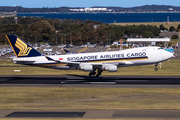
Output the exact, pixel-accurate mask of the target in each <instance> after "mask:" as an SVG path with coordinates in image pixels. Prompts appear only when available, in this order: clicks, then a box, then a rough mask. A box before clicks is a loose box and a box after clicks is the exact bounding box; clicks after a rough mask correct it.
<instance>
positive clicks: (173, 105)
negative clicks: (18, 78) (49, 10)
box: [0, 87, 180, 110]
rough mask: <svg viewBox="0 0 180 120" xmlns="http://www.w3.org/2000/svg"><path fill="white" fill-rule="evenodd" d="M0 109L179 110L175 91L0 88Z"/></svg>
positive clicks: (179, 92) (175, 89)
mask: <svg viewBox="0 0 180 120" xmlns="http://www.w3.org/2000/svg"><path fill="white" fill-rule="evenodd" d="M0 109H8V110H11V109H13V110H16V109H17V110H23V109H27V110H77V109H78V110H98V109H99V110H116V109H117V110H119V109H162V110H166V109H168V110H169V109H171V110H177V109H178V110H179V109H180V90H179V89H178V88H168V89H166V88H58V87H55V88H51V87H1V88H0Z"/></svg>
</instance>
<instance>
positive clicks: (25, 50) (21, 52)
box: [6, 35, 41, 57]
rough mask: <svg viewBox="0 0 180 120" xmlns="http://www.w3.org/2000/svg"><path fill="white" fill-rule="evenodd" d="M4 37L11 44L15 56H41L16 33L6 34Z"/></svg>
mask: <svg viewBox="0 0 180 120" xmlns="http://www.w3.org/2000/svg"><path fill="white" fill-rule="evenodd" d="M6 38H7V40H8V42H9V44H10V45H11V47H12V49H13V51H14V53H15V55H16V57H36V56H41V53H39V52H38V51H37V50H35V49H34V48H33V47H31V46H29V45H28V44H27V43H26V42H24V41H23V40H22V39H21V38H19V37H18V36H16V35H6Z"/></svg>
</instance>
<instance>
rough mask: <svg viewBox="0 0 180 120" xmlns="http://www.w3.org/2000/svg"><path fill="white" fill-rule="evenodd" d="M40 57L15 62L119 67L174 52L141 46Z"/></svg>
mask: <svg viewBox="0 0 180 120" xmlns="http://www.w3.org/2000/svg"><path fill="white" fill-rule="evenodd" d="M47 57H50V58H51V59H53V60H48V59H47V58H46V56H38V57H18V58H14V59H13V61H14V63H18V64H27V65H35V66H41V67H50V68H55V69H77V67H78V65H77V64H82V63H86V64H90V65H95V66H98V65H100V66H101V65H103V64H113V65H117V67H125V66H134V65H146V64H157V63H159V62H163V61H166V60H168V59H170V58H171V57H173V54H172V53H170V52H168V51H165V50H163V49H160V47H140V48H133V49H126V50H121V51H111V52H94V53H79V54H68V55H67V54H66V55H55V56H47Z"/></svg>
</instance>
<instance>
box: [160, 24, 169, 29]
mask: <svg viewBox="0 0 180 120" xmlns="http://www.w3.org/2000/svg"><path fill="white" fill-rule="evenodd" d="M159 28H160V30H168V29H167V28H165V27H164V25H163V24H161V25H160V26H159Z"/></svg>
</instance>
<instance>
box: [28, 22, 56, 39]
mask: <svg viewBox="0 0 180 120" xmlns="http://www.w3.org/2000/svg"><path fill="white" fill-rule="evenodd" d="M30 30H31V34H32V35H34V36H36V38H37V42H40V41H42V40H45V41H49V40H53V39H54V41H55V35H56V30H55V28H54V27H53V26H52V25H50V24H49V23H48V22H47V21H45V20H40V21H38V22H35V23H33V24H32V25H31V27H30ZM52 42H53V41H52Z"/></svg>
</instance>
